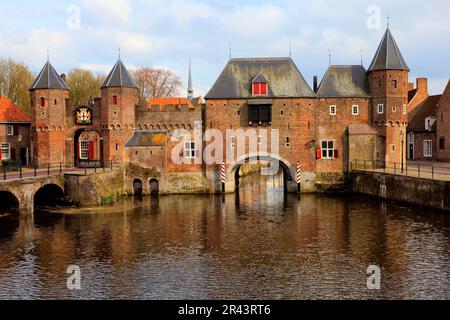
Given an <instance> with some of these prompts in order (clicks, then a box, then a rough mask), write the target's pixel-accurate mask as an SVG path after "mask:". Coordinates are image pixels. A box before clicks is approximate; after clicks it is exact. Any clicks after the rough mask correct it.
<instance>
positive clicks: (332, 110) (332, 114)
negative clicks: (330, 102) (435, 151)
mask: <svg viewBox="0 0 450 320" xmlns="http://www.w3.org/2000/svg"><path fill="white" fill-rule="evenodd" d="M330 115H331V116H335V115H336V106H330Z"/></svg>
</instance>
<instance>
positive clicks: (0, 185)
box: [0, 174, 65, 214]
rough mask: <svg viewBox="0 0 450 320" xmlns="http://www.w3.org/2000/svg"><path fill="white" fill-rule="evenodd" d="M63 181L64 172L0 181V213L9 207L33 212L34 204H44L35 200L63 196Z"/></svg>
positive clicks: (49, 199) (41, 200) (42, 200)
mask: <svg viewBox="0 0 450 320" xmlns="http://www.w3.org/2000/svg"><path fill="white" fill-rule="evenodd" d="M64 182H65V178H64V174H58V175H51V176H45V177H34V178H26V179H17V180H6V181H0V214H1V212H2V211H5V210H9V209H14V210H20V212H25V213H30V212H33V210H34V207H35V206H36V205H38V204H42V205H45V203H36V202H44V201H45V200H48V201H51V200H52V199H57V198H58V197H63V196H64V191H65V186H64Z"/></svg>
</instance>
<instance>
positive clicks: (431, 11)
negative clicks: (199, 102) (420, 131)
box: [0, 0, 450, 96]
mask: <svg viewBox="0 0 450 320" xmlns="http://www.w3.org/2000/svg"><path fill="white" fill-rule="evenodd" d="M1 9H2V19H0V57H3V58H6V57H9V58H13V59H15V60H18V61H22V62H25V63H26V64H28V65H29V66H30V68H31V69H32V70H33V72H35V73H38V72H39V71H40V69H41V68H42V66H43V64H44V63H45V61H46V56H47V48H49V52H50V60H51V62H52V64H53V66H54V67H55V68H56V70H57V71H58V72H59V73H67V72H68V71H70V70H71V69H73V68H77V67H82V68H87V69H90V70H92V71H94V72H101V73H105V74H106V73H108V72H109V71H110V69H111V68H112V66H113V65H114V63H115V62H116V60H117V58H118V54H119V49H118V48H119V47H120V48H121V57H122V60H123V61H124V63H125V64H126V65H127V67H128V68H129V69H130V70H133V69H136V68H139V67H162V68H167V69H170V70H172V71H173V72H175V73H176V74H177V75H179V76H180V77H181V78H182V80H183V84H184V86H186V84H187V79H188V70H189V59H190V58H191V59H192V72H193V81H194V90H195V94H196V95H202V96H204V95H205V94H206V93H207V92H208V90H209V88H211V86H212V85H213V84H214V82H215V80H216V79H217V77H218V76H219V74H220V72H221V71H222V70H223V68H224V66H225V64H226V63H227V61H228V59H229V56H230V52H231V56H232V57H233V58H243V57H245V58H247V57H288V56H289V55H290V54H291V56H292V59H293V60H294V62H295V63H296V64H297V66H298V68H299V69H300V71H301V72H302V74H303V76H304V77H305V78H306V79H307V81H308V82H309V83H310V85H311V83H312V78H313V76H314V75H317V76H319V79H321V78H322V77H323V75H324V73H325V71H326V69H327V67H328V65H329V56H330V55H329V52H331V63H332V64H347V65H348V64H360V63H361V56H362V60H363V64H364V66H365V67H366V68H368V66H369V65H370V62H371V61H372V59H373V56H374V55H375V52H376V49H377V47H378V44H379V42H380V41H381V38H382V36H383V33H384V32H385V29H386V25H387V21H389V25H390V29H391V31H392V33H393V35H394V38H395V39H396V41H397V44H398V46H399V48H400V50H401V52H402V54H403V56H404V58H405V60H406V62H407V64H408V66H409V68H410V69H411V73H410V81H414V79H415V78H417V77H428V78H429V88H430V93H431V94H438V93H442V91H443V89H444V87H445V85H446V84H447V82H448V80H449V77H450V59H449V57H450V37H449V35H450V22H449V17H450V1H448V0H427V1H422V0H421V1H416V0H395V1H394V0H391V1H388V0H379V1H376V0H370V1H366V0H339V1H337V0H334V1H326V0H315V1H302V0H280V1H265V0H258V1H257V0H226V1H224V0H221V1H219V0H210V1H206V0H204V1H201V0H21V1H2V4H1ZM388 17H389V19H388ZM361 52H362V54H361ZM180 95H181V96H185V95H186V89H185V88H183V89H182V91H181V92H180Z"/></svg>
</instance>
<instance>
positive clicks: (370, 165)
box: [350, 160, 450, 181]
mask: <svg viewBox="0 0 450 320" xmlns="http://www.w3.org/2000/svg"><path fill="white" fill-rule="evenodd" d="M350 171H367V172H379V173H385V174H393V175H402V176H407V177H415V178H422V179H431V180H444V181H449V180H450V166H443V165H439V164H436V163H423V162H420V163H411V162H405V163H398V162H384V161H370V160H354V161H352V162H351V163H350Z"/></svg>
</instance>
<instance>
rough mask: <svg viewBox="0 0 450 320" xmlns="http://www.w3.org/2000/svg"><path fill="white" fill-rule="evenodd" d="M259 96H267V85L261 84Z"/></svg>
mask: <svg viewBox="0 0 450 320" xmlns="http://www.w3.org/2000/svg"><path fill="white" fill-rule="evenodd" d="M261 94H264V95H266V94H267V83H261Z"/></svg>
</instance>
